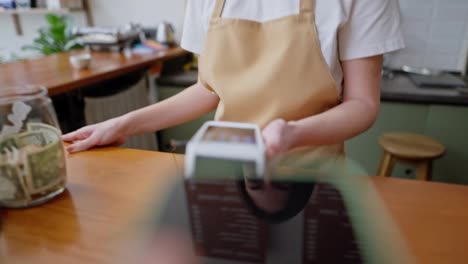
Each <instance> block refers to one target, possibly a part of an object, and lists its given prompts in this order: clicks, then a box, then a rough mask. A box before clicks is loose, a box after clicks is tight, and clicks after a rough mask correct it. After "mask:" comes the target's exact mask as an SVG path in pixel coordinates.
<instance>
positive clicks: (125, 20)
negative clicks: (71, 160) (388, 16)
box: [0, 0, 468, 184]
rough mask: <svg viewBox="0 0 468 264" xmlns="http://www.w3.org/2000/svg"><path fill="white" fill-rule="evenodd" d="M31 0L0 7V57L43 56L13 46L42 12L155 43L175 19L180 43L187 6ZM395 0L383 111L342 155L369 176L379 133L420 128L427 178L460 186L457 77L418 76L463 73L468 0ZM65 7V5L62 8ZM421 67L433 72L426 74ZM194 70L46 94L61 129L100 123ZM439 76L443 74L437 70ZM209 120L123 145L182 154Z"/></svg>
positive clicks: (377, 155)
mask: <svg viewBox="0 0 468 264" xmlns="http://www.w3.org/2000/svg"><path fill="white" fill-rule="evenodd" d="M9 2H11V1H5V0H2V1H0V3H2V5H4V6H8V4H9ZM17 2H18V3H17V4H18V5H26V6H27V5H29V4H30V3H31V1H17ZM32 2H33V3H34V2H35V4H36V5H42V6H43V7H42V8H41V9H37V11H31V10H30V11H28V10H27V9H17V11H12V10H9V9H6V10H0V63H3V64H6V63H9V62H12V61H15V60H28V59H31V57H35V56H41V54H39V53H37V52H32V51H25V50H23V49H22V48H21V47H23V46H25V45H30V44H32V43H33V41H34V39H35V38H36V37H37V36H38V30H39V28H41V27H45V26H47V23H46V20H45V14H48V13H54V14H58V15H66V16H68V17H69V18H71V20H70V23H71V25H72V26H75V27H88V26H99V27H107V28H123V27H125V26H126V25H128V24H129V23H132V24H134V25H136V27H137V28H144V29H145V33H146V34H147V37H148V39H149V40H156V38H157V36H156V34H155V33H156V29H157V28H158V25H160V24H161V23H162V22H164V21H165V22H168V23H170V24H171V25H172V26H173V28H174V32H175V40H176V42H179V41H180V38H181V34H182V29H183V24H184V8H185V4H186V1H184V0H172V1H163V0H137V1H124V0H113V1H105V0H91V1H71V0H69V1H32ZM399 2H400V8H401V14H402V28H403V33H404V36H405V39H406V46H407V47H406V48H405V49H404V50H401V51H398V52H395V53H393V54H389V55H387V56H385V68H386V70H385V71H383V73H382V75H383V80H382V87H381V89H382V108H381V113H380V115H379V118H378V120H377V122H376V123H375V125H374V126H373V127H372V129H370V130H369V131H368V132H366V133H364V134H363V135H360V136H358V137H357V138H354V139H352V140H350V141H349V142H348V143H347V155H348V157H350V158H352V159H354V160H356V161H358V162H359V163H360V164H362V165H363V166H364V167H365V169H366V170H367V171H368V172H369V173H370V174H376V173H377V171H378V169H379V165H380V164H381V158H382V153H383V150H382V148H383V147H382V146H381V144H379V138H380V137H381V136H382V135H384V134H385V133H389V132H395V131H397V132H412V133H417V134H422V135H426V136H428V137H430V138H431V139H433V140H435V141H437V142H439V143H440V144H442V145H443V147H444V148H445V152H444V154H443V155H442V156H441V157H434V158H433V160H431V161H430V162H433V167H432V180H433V181H440V182H447V183H457V184H468V162H467V161H468V140H467V138H466V135H468V122H467V116H468V92H466V90H464V89H462V88H461V87H460V83H459V82H458V84H453V82H455V83H457V80H454V79H453V78H448V79H447V78H438V77H437V76H426V75H427V74H428V73H429V74H434V75H437V71H438V70H441V71H444V72H452V73H454V75H456V76H457V77H458V79H463V78H464V79H465V80H466V78H467V77H466V76H467V75H466V71H467V69H466V68H467V57H468V55H467V54H468V1H466V0H400V1H399ZM68 7H73V8H72V9H71V11H70V10H69V9H67V8H68ZM47 8H48V9H47ZM134 51H136V52H142V53H144V52H151V51H150V49H149V48H146V49H145V48H142V47H141V46H139V47H137V48H135V49H134ZM92 63H93V61H92V62H91V65H92ZM403 66H407V67H403ZM402 68H404V70H402ZM425 68H427V69H431V70H432V71H427V70H426V71H424V69H425ZM407 71H410V72H411V71H416V72H419V73H416V74H415V76H416V78H414V79H415V80H414V79H413V80H410V77H409V76H410V75H409V74H408V73H407ZM421 73H422V74H421ZM424 74H426V75H424ZM196 76H197V69H196V58H193V56H191V55H184V56H179V57H177V58H174V59H171V60H169V61H167V62H166V63H165V64H164V67H163V70H162V71H161V69H160V67H159V66H155V67H153V68H151V69H149V70H148V69H144V70H141V71H139V72H133V73H131V74H127V76H118V77H116V79H115V80H109V81H107V82H102V83H98V84H95V85H93V87H82V88H81V89H80V92H74V93H72V94H70V95H69V96H71V97H72V98H75V99H77V98H76V97H79V100H78V99H77V100H75V101H77V102H76V103H75V104H76V105H74V106H70V105H66V104H65V105H64V103H63V102H61V100H62V101H63V100H65V99H63V98H59V97H58V96H57V97H53V100H54V104H55V107H56V111H57V113H58V115H59V119H61V120H60V123H61V126H62V130H65V131H69V130H72V129H73V128H77V127H78V126H80V125H83V124H85V123H86V124H91V123H95V122H99V121H103V120H106V119H108V118H111V117H113V116H117V115H120V114H123V113H126V112H128V111H130V110H133V109H136V108H139V107H142V106H145V105H148V104H150V103H154V102H157V101H160V100H163V99H165V98H167V97H169V96H171V95H174V94H176V93H178V92H180V91H182V90H183V89H184V88H185V87H188V86H189V85H191V84H192V83H194V82H195V81H196V78H197V77H196ZM440 76H442V77H447V76H446V75H444V74H442V75H439V77H440ZM417 77H423V78H422V79H421V78H417ZM452 77H453V76H452ZM418 81H419V83H418ZM421 82H423V83H424V82H426V83H425V84H423V85H426V86H425V87H420V86H418V85H417V83H418V84H421ZM427 82H428V83H427ZM0 85H1V84H0ZM97 90H99V92H96V91H97ZM62 97H63V96H62ZM80 100H84V102H85V105H84V106H82V105H80V102H79V101H80ZM68 102H69V101H68ZM67 107H68V108H70V107H72V108H76V109H79V108H80V107H84V117H83V119H84V120H82V122H81V123H80V122H79V121H77V120H79V117H78V118H77V119H75V120H73V121H71V123H70V120H64V119H67V118H66V117H64V116H61V113H62V112H64V113H65V112H67V111H72V112H74V110H73V109H71V110H70V109H65V110H64V109H63V108H67ZM71 114H76V113H71ZM78 115H79V114H78ZM155 118H157V117H155ZM211 118H212V114H210V115H207V116H205V117H203V118H201V119H199V120H196V121H194V122H190V123H188V124H184V125H182V126H178V127H175V128H171V129H167V130H164V131H160V132H158V133H157V134H155V135H153V134H151V135H144V136H139V137H135V138H132V139H131V140H130V141H129V142H128V143H126V145H125V146H126V147H131V148H139V149H149V150H161V151H168V152H176V153H183V152H184V143H185V142H186V141H187V140H189V139H190V137H191V136H192V135H193V133H194V132H195V131H196V130H197V129H198V128H199V127H200V125H201V124H202V123H203V122H204V121H206V120H209V119H211ZM73 122H75V123H73ZM413 165H414V164H408V163H405V162H396V164H395V168H394V169H393V171H392V172H391V175H392V176H393V177H402V178H416V177H417V175H416V174H417V166H416V167H415V166H413Z"/></svg>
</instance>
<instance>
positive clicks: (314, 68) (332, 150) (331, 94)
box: [63, 0, 401, 156]
mask: <svg viewBox="0 0 468 264" xmlns="http://www.w3.org/2000/svg"><path fill="white" fill-rule="evenodd" d="M361 2H362V1H361ZM361 2H360V1H358V0H356V1H352V2H350V3H348V4H347V5H350V6H349V8H350V9H353V8H357V9H358V11H359V15H361V16H362V14H363V13H365V14H366V15H367V16H365V17H364V18H363V17H360V20H359V21H360V22H359V25H361V24H360V23H361V22H367V24H365V27H364V28H363V31H361V33H362V34H367V35H369V33H372V32H373V34H375V33H376V32H381V29H382V28H384V29H385V30H387V29H388V28H389V27H386V25H388V19H390V18H392V17H394V13H392V12H387V14H386V17H385V19H384V20H383V22H382V21H381V20H382V19H381V17H382V13H381V12H386V10H387V9H389V8H390V7H392V8H393V10H394V11H395V12H398V11H397V8H396V6H397V4H396V1H385V2H384V1H383V0H381V1H380V2H382V3H385V5H381V3H380V2H379V3H377V4H375V5H374V7H373V8H374V9H376V8H377V9H379V10H380V9H382V10H380V11H379V12H375V11H374V10H370V11H369V10H368V9H367V7H366V6H362V5H361V6H360V7H359V8H358V7H357V5H359V4H361ZM374 2H375V1H368V2H367V5H371V4H373V3H374ZM215 3H216V4H215V8H214V11H213V13H212V18H211V21H210V27H209V30H208V33H207V34H206V39H205V47H204V50H203V52H202V54H201V58H200V81H199V83H197V84H195V85H193V86H192V87H189V88H187V89H185V90H184V91H183V92H181V93H179V94H178V95H176V96H174V97H172V98H170V99H168V100H165V101H163V102H160V103H157V104H155V105H152V106H149V107H146V108H143V109H140V110H137V111H134V112H131V113H129V114H127V115H124V116H122V117H118V118H115V119H111V120H108V121H106V122H103V123H100V124H96V125H91V126H87V127H84V128H82V129H80V130H78V131H75V132H73V133H70V134H68V135H65V136H64V137H63V139H64V140H66V141H70V142H74V143H73V144H72V145H70V146H68V147H67V150H68V151H70V152H77V151H82V150H86V149H88V148H91V147H93V146H102V145H110V144H118V143H121V142H123V141H124V140H125V139H126V138H127V137H129V136H132V135H135V134H144V133H150V132H153V131H157V130H161V129H164V128H167V127H171V126H174V125H177V124H181V123H184V122H187V121H189V120H192V119H195V118H197V117H199V116H201V115H202V114H204V113H207V112H210V111H212V110H213V109H214V108H217V111H216V119H217V120H225V121H238V122H250V123H255V124H258V125H259V126H260V127H262V128H263V135H264V139H265V143H266V145H267V149H268V154H269V155H270V156H275V155H278V154H282V153H291V152H290V151H291V150H293V151H294V152H296V153H300V154H305V153H309V154H320V155H321V154H322V153H328V154H333V155H336V154H338V155H341V154H342V153H343V141H344V140H346V139H349V138H351V137H353V136H355V135H358V134H359V133H362V132H363V131H365V130H366V129H367V128H369V127H370V125H371V124H372V123H373V122H374V120H375V118H376V116H377V113H378V108H379V95H380V93H379V89H378V87H379V83H380V69H381V62H382V56H381V55H379V54H381V53H383V52H385V51H389V50H390V49H392V50H394V49H395V48H396V47H399V45H401V44H400V41H399V40H398V37H397V38H392V39H390V40H391V41H392V42H391V43H389V42H388V41H389V40H388V38H387V36H386V35H383V34H382V33H380V34H379V35H378V36H377V37H376V38H374V39H372V41H371V42H372V44H375V43H380V44H378V45H380V46H384V48H375V46H372V49H370V48H369V47H367V48H369V50H367V51H366V52H364V53H363V52H361V50H359V48H358V52H357V53H355V54H354V55H356V54H359V55H357V56H358V57H355V58H360V57H359V56H361V55H362V54H367V55H369V56H371V55H372V56H373V55H374V54H377V55H375V56H373V57H371V58H363V59H359V60H354V61H352V62H348V61H346V62H342V65H341V67H342V69H343V73H344V84H343V87H344V93H343V100H342V101H343V102H342V103H340V92H339V89H337V87H336V80H334V78H333V77H332V74H331V72H330V70H329V68H328V65H327V63H326V62H325V59H324V56H323V54H322V49H321V47H320V41H319V37H318V34H317V29H316V24H315V15H316V14H315V6H316V5H315V1H314V0H300V12H299V14H296V15H291V16H286V17H283V18H279V19H275V20H272V21H267V22H264V23H260V22H254V21H248V20H241V19H230V18H222V17H221V16H222V13H223V8H224V5H225V0H216V2H215ZM278 3H279V2H278ZM278 3H277V4H278ZM325 3H327V2H325V1H324V2H323V3H321V4H322V5H325ZM192 4H193V5H197V4H200V2H199V1H194V2H192ZM338 4H339V3H338V2H337V3H334V5H338ZM340 5H341V4H340ZM343 5H344V4H343ZM381 6H383V7H381ZM366 10H367V12H363V11H366ZM328 11H331V10H328ZM374 13H378V14H377V15H375V16H373V17H374V18H373V19H374V20H372V19H370V20H369V19H368V17H372V16H371V15H369V14H374ZM333 14H335V15H336V14H337V12H335V13H333ZM322 15H323V14H322ZM322 18H323V16H322ZM397 19H398V17H397ZM378 21H380V22H381V23H380V24H381V25H382V26H381V27H379V28H377V29H375V28H374V29H373V31H372V30H370V28H371V27H373V26H374V25H375V24H376V23H377V22H378ZM354 23H358V22H354ZM333 27H335V26H333ZM336 27H337V26H336ZM395 27H396V29H394V30H393V32H394V35H399V29H398V25H397V26H395ZM395 27H393V28H395ZM356 28H359V27H356V26H355V25H354V24H353V27H352V28H351V29H352V30H351V31H350V32H356ZM337 30H338V29H337V28H330V31H329V32H332V33H333V32H336V31H337ZM363 32H364V33H363ZM361 33H359V34H361ZM350 34H351V33H350ZM359 34H358V35H359ZM330 36H331V35H330ZM359 36H361V35H359ZM333 37H334V38H335V39H337V38H338V36H333ZM348 37H349V36H348ZM383 40H385V41H386V42H382V41H383ZM343 43H344V42H343ZM356 43H359V42H356V41H354V42H353V45H354V47H353V48H354V49H356ZM382 43H383V44H382ZM392 45H393V46H392ZM380 46H379V47H380ZM357 47H359V45H358V46H357ZM382 51H383V52H382ZM379 52H381V53H379ZM299 156H300V155H299Z"/></svg>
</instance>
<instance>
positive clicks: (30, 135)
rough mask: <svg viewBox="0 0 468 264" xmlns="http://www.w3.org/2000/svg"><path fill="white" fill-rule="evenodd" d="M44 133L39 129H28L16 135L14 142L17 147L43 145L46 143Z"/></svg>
mask: <svg viewBox="0 0 468 264" xmlns="http://www.w3.org/2000/svg"><path fill="white" fill-rule="evenodd" d="M45 134H46V133H43V132H41V131H28V132H23V133H20V134H18V135H16V136H15V137H16V142H17V144H18V147H19V148H22V147H25V146H31V145H34V146H39V147H41V146H45V145H46V144H47V140H46V136H45Z"/></svg>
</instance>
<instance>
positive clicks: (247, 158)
mask: <svg viewBox="0 0 468 264" xmlns="http://www.w3.org/2000/svg"><path fill="white" fill-rule="evenodd" d="M199 158H204V159H206V158H208V159H213V160H227V161H239V162H248V163H251V164H255V174H256V176H257V177H263V173H264V170H265V145H264V143H263V138H262V135H261V133H260V128H259V127H258V126H257V125H255V124H248V123H235V122H220V121H209V122H206V123H205V124H203V126H202V127H201V128H200V129H199V130H198V131H197V133H196V134H195V135H194V136H193V137H192V139H191V140H190V141H189V143H188V144H187V148H186V153H185V176H186V177H187V178H190V177H193V175H195V170H196V165H197V164H196V162H197V160H198V159H199Z"/></svg>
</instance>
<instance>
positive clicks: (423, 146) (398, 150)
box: [377, 133, 445, 181]
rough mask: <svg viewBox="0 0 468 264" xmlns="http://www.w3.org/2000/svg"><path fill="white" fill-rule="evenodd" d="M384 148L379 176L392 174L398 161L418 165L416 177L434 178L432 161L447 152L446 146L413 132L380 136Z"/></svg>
mask: <svg viewBox="0 0 468 264" xmlns="http://www.w3.org/2000/svg"><path fill="white" fill-rule="evenodd" d="M379 144H380V146H381V147H382V148H383V150H384V154H383V157H382V161H381V163H380V166H379V171H378V172H377V175H378V176H391V173H392V170H393V166H394V165H395V162H396V161H401V162H404V163H408V164H411V165H413V166H414V167H416V179H418V180H424V181H427V180H431V179H432V161H433V160H435V159H437V158H440V157H442V156H443V155H444V153H445V147H444V145H442V144H441V143H439V142H437V141H435V140H434V139H432V138H429V137H426V136H423V135H418V134H412V133H386V134H384V135H382V136H381V137H380V138H379Z"/></svg>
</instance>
